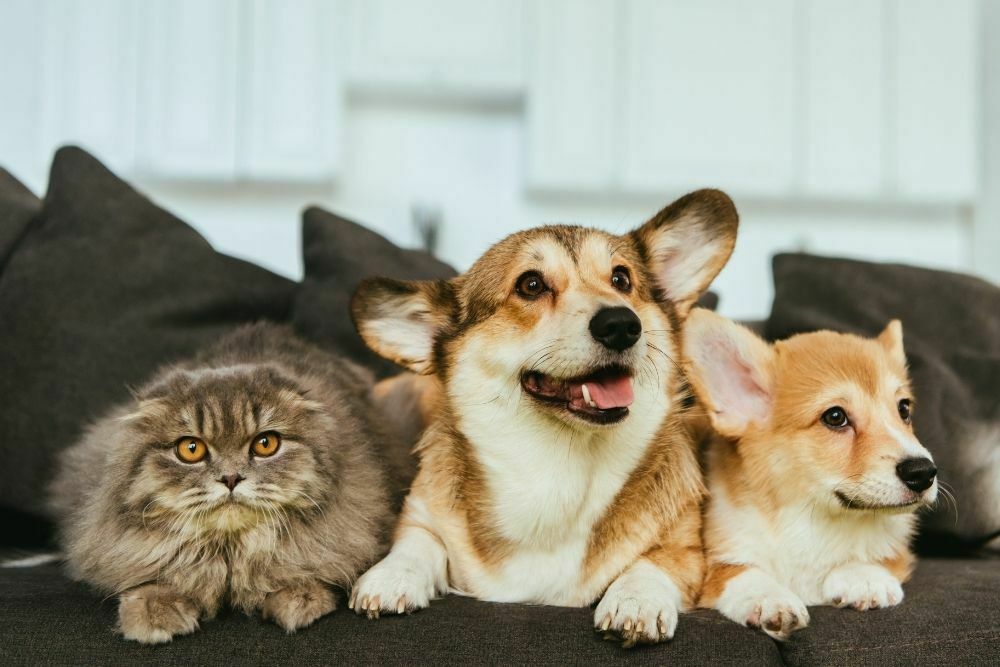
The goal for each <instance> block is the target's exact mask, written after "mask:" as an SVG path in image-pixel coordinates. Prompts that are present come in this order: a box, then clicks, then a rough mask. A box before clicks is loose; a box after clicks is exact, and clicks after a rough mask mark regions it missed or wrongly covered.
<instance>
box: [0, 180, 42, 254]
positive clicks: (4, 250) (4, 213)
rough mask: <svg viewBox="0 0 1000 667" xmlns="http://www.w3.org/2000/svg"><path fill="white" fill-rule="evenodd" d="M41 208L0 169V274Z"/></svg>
mask: <svg viewBox="0 0 1000 667" xmlns="http://www.w3.org/2000/svg"><path fill="white" fill-rule="evenodd" d="M41 207H42V202H40V201H39V200H38V197H36V196H35V195H34V194H32V192H31V191H30V190H28V188H26V187H24V185H22V184H21V182H20V181H18V180H17V179H16V178H14V177H13V176H12V175H11V174H10V172H9V171H7V170H6V169H2V168H0V272H2V271H3V267H4V264H6V263H7V259H8V258H9V257H10V256H11V254H12V253H13V252H14V248H16V247H17V245H18V243H20V241H21V239H22V238H23V237H24V235H25V233H26V232H27V230H28V227H29V225H30V224H31V221H32V220H33V219H34V218H35V216H36V215H38V211H39V209H41Z"/></svg>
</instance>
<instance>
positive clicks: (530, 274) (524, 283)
mask: <svg viewBox="0 0 1000 667" xmlns="http://www.w3.org/2000/svg"><path fill="white" fill-rule="evenodd" d="M547 289H549V287H548V285H546V284H545V281H544V280H542V274H540V273H538V272H537V271H526V272H524V273H522V274H521V277H520V278H518V279H517V293H518V294H520V295H521V296H523V297H524V298H525V299H535V298H537V297H538V296H540V295H541V294H542V293H543V292H545V291H546V290H547Z"/></svg>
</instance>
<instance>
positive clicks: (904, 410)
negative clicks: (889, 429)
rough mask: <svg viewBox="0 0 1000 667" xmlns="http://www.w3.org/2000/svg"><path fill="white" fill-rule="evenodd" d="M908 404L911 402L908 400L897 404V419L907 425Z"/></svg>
mask: <svg viewBox="0 0 1000 667" xmlns="http://www.w3.org/2000/svg"><path fill="white" fill-rule="evenodd" d="M910 404H911V401H910V399H908V398H904V399H902V400H901V401H900V402H899V417H900V419H902V420H903V421H904V422H906V423H907V424H909V423H910Z"/></svg>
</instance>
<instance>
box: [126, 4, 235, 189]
mask: <svg viewBox="0 0 1000 667" xmlns="http://www.w3.org/2000/svg"><path fill="white" fill-rule="evenodd" d="M142 10H143V19H142V20H143V26H142V43H141V50H142V55H143V65H144V69H143V80H142V81H141V83H140V97H139V101H140V104H139V125H140V129H139V139H140V141H139V142H138V149H139V162H140V168H141V169H142V170H143V171H145V172H148V173H150V174H151V175H154V176H161V177H167V178H173V177H180V178H185V179H207V180H230V179H232V178H234V177H235V175H236V135H237V128H236V123H237V116H236V113H237V94H238V90H239V83H238V74H239V72H238V60H239V41H238V36H239V32H240V25H239V24H240V12H239V3H238V0H213V1H212V2H201V1H199V0H153V1H149V2H145V3H143V5H142Z"/></svg>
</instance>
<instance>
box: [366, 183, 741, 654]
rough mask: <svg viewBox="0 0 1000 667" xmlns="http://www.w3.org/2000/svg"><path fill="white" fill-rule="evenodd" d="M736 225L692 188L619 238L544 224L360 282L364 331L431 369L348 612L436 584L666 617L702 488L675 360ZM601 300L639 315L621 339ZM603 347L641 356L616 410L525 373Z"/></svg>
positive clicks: (629, 360) (641, 638) (399, 357)
mask: <svg viewBox="0 0 1000 667" xmlns="http://www.w3.org/2000/svg"><path fill="white" fill-rule="evenodd" d="M736 225H737V217H736V211H735V208H734V207H733V205H732V202H731V201H730V200H729V198H728V197H726V196H725V195H724V194H722V193H720V192H718V191H699V192H696V193H692V194H690V195H687V196H686V197H683V198H681V199H680V200H678V201H677V202H675V203H674V204H672V205H670V206H668V207H666V208H665V209H664V210H663V211H661V212H660V213H659V214H657V215H656V216H655V217H654V218H653V219H652V220H650V221H649V222H648V223H646V224H645V225H643V226H642V227H640V228H638V229H637V230H635V231H633V232H631V233H629V234H625V235H623V236H614V235H611V234H607V233H604V232H601V231H597V230H592V229H583V228H579V227H569V226H552V227H543V228H538V229H533V230H529V231H525V232H521V233H518V234H514V235H513V236H510V237H508V238H506V239H504V240H503V241H501V242H500V243H498V244H496V245H495V246H494V247H492V248H491V249H490V250H489V251H488V252H487V253H486V254H485V255H483V257H482V258H481V259H480V260H479V261H477V262H476V263H475V265H474V266H473V267H472V268H471V269H470V270H469V272H468V273H466V274H464V275H462V276H460V277H458V278H455V279H453V280H449V281H436V282H424V283H404V282H399V281H390V280H374V281H368V282H366V283H364V284H362V286H361V288H360V289H359V291H358V293H357V295H356V297H355V301H354V304H353V313H354V317H355V322H356V324H357V325H358V330H359V331H360V333H361V335H362V337H363V338H364V339H365V341H366V342H367V343H368V345H369V346H370V347H371V348H372V349H373V350H375V351H376V352H378V353H379V354H381V355H383V356H385V357H386V358H389V359H392V360H394V361H396V362H398V363H400V364H402V365H404V366H407V367H409V368H410V369H412V370H413V371H415V372H417V373H424V374H432V375H433V376H434V378H435V382H434V383H433V385H431V386H430V387H425V388H424V389H425V390H427V391H426V392H425V393H426V394H428V395H429V396H431V399H430V400H428V401H427V402H425V403H424V404H423V405H424V406H425V407H428V408H429V409H430V411H431V412H432V415H431V418H430V425H429V426H428V428H427V430H426V432H425V433H424V435H423V437H422V438H421V440H420V443H419V445H418V447H417V451H418V452H419V455H420V471H419V473H418V475H417V478H416V480H415V481H414V483H413V486H412V488H411V491H410V495H409V497H408V498H407V501H406V505H405V508H404V512H403V515H402V517H401V519H400V523H399V527H398V529H397V531H396V537H395V543H394V546H393V549H392V552H391V553H390V555H389V556H388V557H386V559H385V560H383V561H382V562H381V563H380V564H378V565H376V566H375V567H374V568H372V570H370V571H369V572H368V573H367V574H366V575H364V577H363V578H362V580H360V581H359V583H358V585H357V586H356V587H355V589H354V591H353V594H352V601H351V604H352V606H353V607H354V608H355V610H356V611H358V612H359V613H367V614H369V615H370V616H377V615H378V614H379V613H380V612H403V611H410V610H413V609H417V608H420V607H423V606H426V605H427V604H428V601H429V600H430V599H431V598H433V597H434V596H435V595H438V594H441V593H443V592H445V591H447V590H453V591H458V592H462V593H465V594H468V595H473V596H475V597H478V598H482V599H488V600H499V601H512V602H515V601H516V602H530V603H540V604H557V605H568V606H583V605H589V604H590V603H592V602H593V601H594V600H596V599H598V598H600V597H601V596H602V595H603V596H604V597H603V600H602V602H601V604H600V605H598V608H597V611H596V614H595V624H596V625H597V627H598V628H599V629H601V630H604V631H609V632H615V633H617V634H619V635H620V636H622V637H623V638H624V639H625V642H626V643H627V644H631V643H635V642H649V641H659V640H661V639H666V638H668V637H670V636H671V635H672V634H673V630H674V627H675V625H676V622H677V612H678V611H679V610H681V609H683V608H686V607H689V606H691V605H692V604H693V603H694V601H695V597H696V595H697V592H698V590H699V588H700V585H701V581H702V577H703V555H702V551H701V540H700V530H701V514H700V501H701V497H702V493H703V486H702V480H701V475H700V471H699V468H698V464H697V459H696V455H695V451H694V446H693V444H692V437H691V435H690V433H689V432H688V431H687V429H686V427H685V425H684V423H683V415H682V413H681V411H680V409H679V403H678V398H679V385H680V377H679V373H678V369H677V365H676V364H675V363H674V360H675V359H677V358H678V354H679V352H680V344H681V340H680V331H681V324H682V322H683V321H684V319H685V317H686V315H687V313H688V312H689V310H690V307H691V305H692V304H693V303H694V301H695V299H696V298H697V296H698V295H699V294H700V292H702V291H703V290H704V289H705V287H706V286H707V285H708V283H709V282H710V281H711V280H712V278H713V277H714V276H715V275H716V273H718V271H719V270H720V269H721V268H722V266H723V265H724V264H725V262H726V260H727V259H728V257H729V254H730V253H731V251H732V247H733V244H734V242H735V233H736ZM616 267H624V269H625V270H626V271H627V272H628V274H629V275H630V276H631V289H630V290H629V291H628V292H623V291H621V290H620V289H617V288H616V287H615V286H614V285H613V284H612V280H611V277H612V273H613V271H614V270H615V269H616ZM530 271H537V272H539V274H540V275H542V276H543V277H544V281H545V283H546V285H547V286H548V291H547V292H546V293H544V294H543V295H541V296H540V297H538V298H534V299H527V298H524V296H523V295H522V294H519V293H518V291H517V289H516V286H517V284H518V279H519V277H521V276H523V275H524V274H525V272H530ZM608 307H619V308H622V307H624V308H629V309H631V310H632V311H633V312H634V313H635V314H636V315H637V316H638V317H639V319H640V320H641V323H642V329H643V331H642V335H641V338H640V339H639V342H638V343H636V344H635V345H634V346H632V347H631V348H629V349H627V350H625V351H623V352H621V353H620V354H619V353H615V354H612V353H610V352H608V350H606V349H604V348H602V347H600V346H599V345H598V344H597V343H596V342H595V340H594V339H593V338H592V336H591V333H590V332H589V331H588V323H589V322H590V320H591V318H592V317H593V316H594V314H595V313H596V312H597V311H598V310H600V309H601V308H608ZM609 363H614V364H624V365H627V366H629V367H630V368H631V369H632V371H633V378H632V385H633V388H634V394H635V398H634V403H633V404H632V406H631V407H630V412H629V414H628V416H627V417H625V418H624V419H623V420H622V421H620V422H618V423H615V424H611V425H597V424H594V423H590V422H587V421H585V420H583V419H582V418H579V417H577V416H574V415H573V414H571V413H570V412H568V411H566V410H563V409H560V408H558V407H553V406H551V405H548V404H545V403H541V402H536V400H535V399H534V398H532V397H531V396H530V395H529V394H528V393H527V392H526V391H524V390H523V387H522V378H523V376H524V374H525V373H530V372H536V371H537V372H539V373H544V374H546V376H551V377H553V378H557V379H562V378H566V379H567V381H569V379H570V378H574V377H580V376H584V375H586V374H588V373H590V372H592V371H593V370H594V369H595V368H596V367H599V366H600V365H601V364H609ZM404 382H405V381H404ZM388 390H389V389H388V388H387V389H386V391H388Z"/></svg>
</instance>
